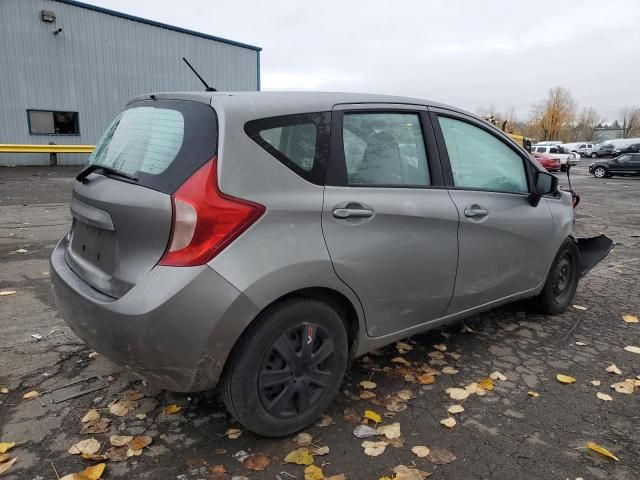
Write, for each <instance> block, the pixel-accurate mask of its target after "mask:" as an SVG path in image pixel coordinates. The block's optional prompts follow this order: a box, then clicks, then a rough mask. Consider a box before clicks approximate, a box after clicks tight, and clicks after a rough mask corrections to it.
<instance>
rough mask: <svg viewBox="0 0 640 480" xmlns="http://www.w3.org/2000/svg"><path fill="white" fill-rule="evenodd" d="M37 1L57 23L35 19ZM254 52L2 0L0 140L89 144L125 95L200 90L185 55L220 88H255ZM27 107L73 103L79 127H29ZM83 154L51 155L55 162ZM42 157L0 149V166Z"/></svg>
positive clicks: (44, 159)
mask: <svg viewBox="0 0 640 480" xmlns="http://www.w3.org/2000/svg"><path fill="white" fill-rule="evenodd" d="M177 8H179V7H177ZM41 10H51V11H53V12H55V15H56V22H55V23H45V22H42V21H41V20H40V11H41ZM58 28H62V33H60V34H59V35H54V34H53V32H54V31H55V30H56V29H58ZM258 55H259V52H258V51H256V50H253V49H250V48H244V47H239V46H235V45H231V44H227V43H223V42H221V41H215V40H211V39H206V38H202V37H197V36H194V35H189V34H186V33H182V32H176V31H172V30H168V29H165V28H160V27H157V26H152V25H148V24H145V23H141V22H136V21H132V20H129V19H125V18H119V17H116V16H113V15H109V14H105V13H100V12H96V11H93V10H89V9H86V8H82V7H79V6H75V5H70V4H66V3H60V2H56V1H52V0H1V2H0V143H27V144H47V143H49V142H54V143H58V144H94V143H95V142H96V141H97V140H98V139H99V138H100V135H101V134H102V132H103V130H104V129H105V128H106V127H107V126H108V125H109V123H110V121H111V120H112V119H113V117H115V115H116V114H117V113H118V112H119V111H120V110H121V109H122V107H123V106H124V104H125V103H126V101H127V100H128V99H129V98H131V97H134V96H136V95H139V94H143V93H147V92H152V91H156V92H157V91H176V90H203V86H202V84H201V83H200V82H199V81H198V79H197V78H196V77H195V76H194V75H193V73H191V71H190V70H188V68H187V67H186V65H185V64H184V63H183V62H182V57H186V58H187V59H188V60H189V61H190V62H191V63H192V64H193V65H194V67H196V69H197V70H198V71H199V72H200V73H201V75H202V76H203V77H204V78H205V79H206V80H207V81H208V82H209V84H210V85H213V86H215V87H216V88H218V89H219V90H257V89H258V88H259V85H258V82H259V71H258V69H259V59H258ZM27 109H40V110H62V111H74V112H78V113H79V123H80V135H78V136H68V135H30V134H29V128H28V123H27V112H26V111H27ZM86 157H87V156H86V155H58V162H59V164H71V163H84V162H86ZM48 162H49V158H48V155H46V154H38V155H30V154H0V165H47V164H48Z"/></svg>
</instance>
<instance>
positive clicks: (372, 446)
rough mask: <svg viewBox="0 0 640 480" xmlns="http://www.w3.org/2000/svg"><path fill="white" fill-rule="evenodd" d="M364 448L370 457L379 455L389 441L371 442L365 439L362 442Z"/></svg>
mask: <svg viewBox="0 0 640 480" xmlns="http://www.w3.org/2000/svg"><path fill="white" fill-rule="evenodd" d="M361 445H362V448H364V453H365V455H369V456H370V457H377V456H378V455H380V454H381V453H382V452H384V450H385V448H387V445H389V443H388V442H370V441H369V440H365V441H364V442H362V444H361Z"/></svg>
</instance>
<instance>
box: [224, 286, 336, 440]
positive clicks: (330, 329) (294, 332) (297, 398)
mask: <svg viewBox="0 0 640 480" xmlns="http://www.w3.org/2000/svg"><path fill="white" fill-rule="evenodd" d="M347 357H348V340H347V334H346V331H345V327H344V323H343V321H342V319H341V317H340V315H339V314H338V313H337V312H336V311H335V310H334V309H333V308H331V307H330V306H329V305H327V304H325V303H323V302H320V301H317V300H314V299H308V298H295V299H291V300H288V301H285V302H282V303H278V304H276V305H274V306H271V307H269V308H268V309H267V310H266V311H265V312H263V313H262V314H261V315H260V317H259V318H257V319H256V321H255V322H254V324H252V325H251V326H250V327H249V329H248V330H247V331H246V332H245V333H244V334H243V335H242V337H241V339H240V340H239V342H238V345H236V347H234V351H233V353H232V355H231V358H230V360H229V363H228V365H227V366H226V367H225V372H224V374H223V378H222V382H221V393H222V398H223V401H224V403H225V405H226V407H227V409H228V410H229V412H230V413H231V414H232V415H233V416H234V417H235V418H236V419H237V420H238V421H239V422H240V423H241V424H242V425H243V426H244V427H246V428H247V429H248V430H251V431H253V432H254V433H257V434H258V435H262V436H264V437H282V436H284V435H289V434H290V433H294V432H297V431H298V430H302V429H303V428H305V427H307V426H309V425H311V424H312V423H313V422H314V421H315V420H316V419H317V418H318V417H320V415H322V414H323V413H324V411H325V409H326V408H327V407H328V406H329V404H330V403H331V401H332V400H333V399H334V397H335V395H336V394H337V392H338V388H339V387H340V383H341V382H342V377H343V375H344V372H345V370H346V368H347Z"/></svg>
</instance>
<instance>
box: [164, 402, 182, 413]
mask: <svg viewBox="0 0 640 480" xmlns="http://www.w3.org/2000/svg"><path fill="white" fill-rule="evenodd" d="M180 410H182V407H181V406H180V405H176V404H175V403H172V404H171V405H167V406H166V407H164V408H163V409H162V412H163V413H164V414H165V415H173V414H174V413H178V412H179V411H180Z"/></svg>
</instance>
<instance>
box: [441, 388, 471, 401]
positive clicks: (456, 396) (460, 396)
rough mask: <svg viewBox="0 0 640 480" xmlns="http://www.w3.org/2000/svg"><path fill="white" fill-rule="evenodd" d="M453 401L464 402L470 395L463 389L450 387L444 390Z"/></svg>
mask: <svg viewBox="0 0 640 480" xmlns="http://www.w3.org/2000/svg"><path fill="white" fill-rule="evenodd" d="M445 392H447V393H448V394H449V396H450V397H451V398H452V399H453V400H459V401H460V400H464V399H466V398H468V397H469V395H470V394H471V393H470V392H469V391H467V390H465V389H464V388H457V387H450V388H447V389H446V390H445Z"/></svg>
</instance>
